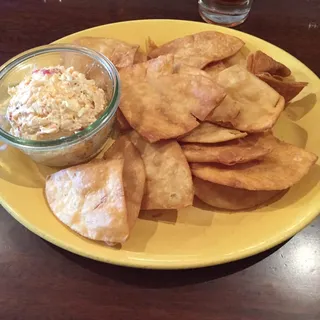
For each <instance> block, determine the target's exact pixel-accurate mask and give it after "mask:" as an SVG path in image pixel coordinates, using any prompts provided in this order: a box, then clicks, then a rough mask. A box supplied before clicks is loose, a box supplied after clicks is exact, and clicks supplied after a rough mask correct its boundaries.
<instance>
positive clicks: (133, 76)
mask: <svg viewBox="0 0 320 320" xmlns="http://www.w3.org/2000/svg"><path fill="white" fill-rule="evenodd" d="M173 72H174V58H173V55H172V54H168V55H166V56H160V57H159V58H156V59H151V60H149V61H146V62H143V63H138V64H135V65H133V66H130V67H127V68H122V69H121V70H120V72H119V74H120V78H121V81H122V84H123V85H127V86H131V85H134V84H136V83H137V82H139V81H142V80H144V79H146V78H148V77H159V76H164V75H170V74H173Z"/></svg>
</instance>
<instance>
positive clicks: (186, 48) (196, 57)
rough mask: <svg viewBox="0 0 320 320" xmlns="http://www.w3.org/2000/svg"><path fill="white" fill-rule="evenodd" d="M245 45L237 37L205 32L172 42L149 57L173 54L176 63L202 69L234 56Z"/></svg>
mask: <svg viewBox="0 0 320 320" xmlns="http://www.w3.org/2000/svg"><path fill="white" fill-rule="evenodd" d="M243 45H244V42H243V41H242V40H240V39H238V38H236V37H233V36H230V35H227V34H224V33H220V32H215V31H204V32H200V33H196V34H192V35H188V36H186V37H183V38H179V39H175V40H172V41H170V42H168V43H166V44H164V45H162V46H160V47H158V48H156V49H154V50H152V51H151V52H149V54H148V55H149V57H151V58H156V57H158V56H161V55H165V54H168V53H172V54H174V56H175V60H176V62H179V63H182V64H187V65H190V66H193V67H197V68H200V69H202V68H203V67H205V66H206V65H207V64H209V63H210V62H214V61H220V60H222V59H225V58H228V57H230V56H232V55H234V54H235V53H236V52H237V51H239V50H240V49H241V48H242V46H243Z"/></svg>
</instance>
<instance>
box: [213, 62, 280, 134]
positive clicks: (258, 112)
mask: <svg viewBox="0 0 320 320" xmlns="http://www.w3.org/2000/svg"><path fill="white" fill-rule="evenodd" d="M217 83H218V84H219V85H220V86H222V87H223V88H225V90H226V92H227V95H228V96H229V97H230V98H231V99H233V100H234V101H235V102H236V104H237V105H238V107H239V108H240V112H239V114H238V116H237V117H236V118H235V119H231V120H230V121H229V123H228V125H231V126H232V127H233V128H235V129H237V130H240V131H245V132H263V131H266V130H269V129H270V128H272V127H273V125H274V124H275V122H276V121H277V119H278V118H279V116H280V113H281V112H282V111H283V109H284V98H283V97H281V96H280V95H279V93H278V92H276V91H275V90H274V89H272V88H271V87H270V86H269V85H267V84H266V83H265V82H263V81H262V80H260V79H258V78H257V77H256V76H254V75H253V74H252V73H250V72H249V71H247V70H246V69H244V68H242V67H240V66H238V65H234V66H232V67H229V68H228V69H225V70H223V71H222V72H220V73H219V75H218V77H217ZM207 120H208V119H207Z"/></svg>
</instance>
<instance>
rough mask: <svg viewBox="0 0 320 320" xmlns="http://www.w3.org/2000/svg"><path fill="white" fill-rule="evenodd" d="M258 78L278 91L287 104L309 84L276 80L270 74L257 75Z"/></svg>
mask: <svg viewBox="0 0 320 320" xmlns="http://www.w3.org/2000/svg"><path fill="white" fill-rule="evenodd" d="M257 77H258V78H259V79H261V80H262V81H264V82H265V83H267V84H268V85H269V86H270V87H271V88H273V89H274V90H276V91H277V92H278V93H279V94H280V95H281V96H283V97H284V100H285V101H286V103H288V102H289V101H291V100H292V99H293V98H294V97H296V96H297V95H298V94H299V93H300V92H301V91H302V90H303V88H304V87H306V86H307V85H308V82H287V81H282V80H279V78H278V79H276V78H274V77H273V76H272V75H270V74H268V73H261V74H257Z"/></svg>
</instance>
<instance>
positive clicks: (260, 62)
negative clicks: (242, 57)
mask: <svg viewBox="0 0 320 320" xmlns="http://www.w3.org/2000/svg"><path fill="white" fill-rule="evenodd" d="M247 69H248V70H249V71H250V72H252V73H254V74H258V73H263V72H268V73H270V74H271V75H278V76H281V77H288V76H290V75H291V70H290V69H289V68H288V67H286V66H285V65H284V64H282V63H280V62H278V61H276V60H274V59H273V58H271V57H269V56H268V55H267V54H265V53H264V52H262V51H260V50H258V51H256V52H255V53H251V54H250V55H249V56H248V59H247Z"/></svg>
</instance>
